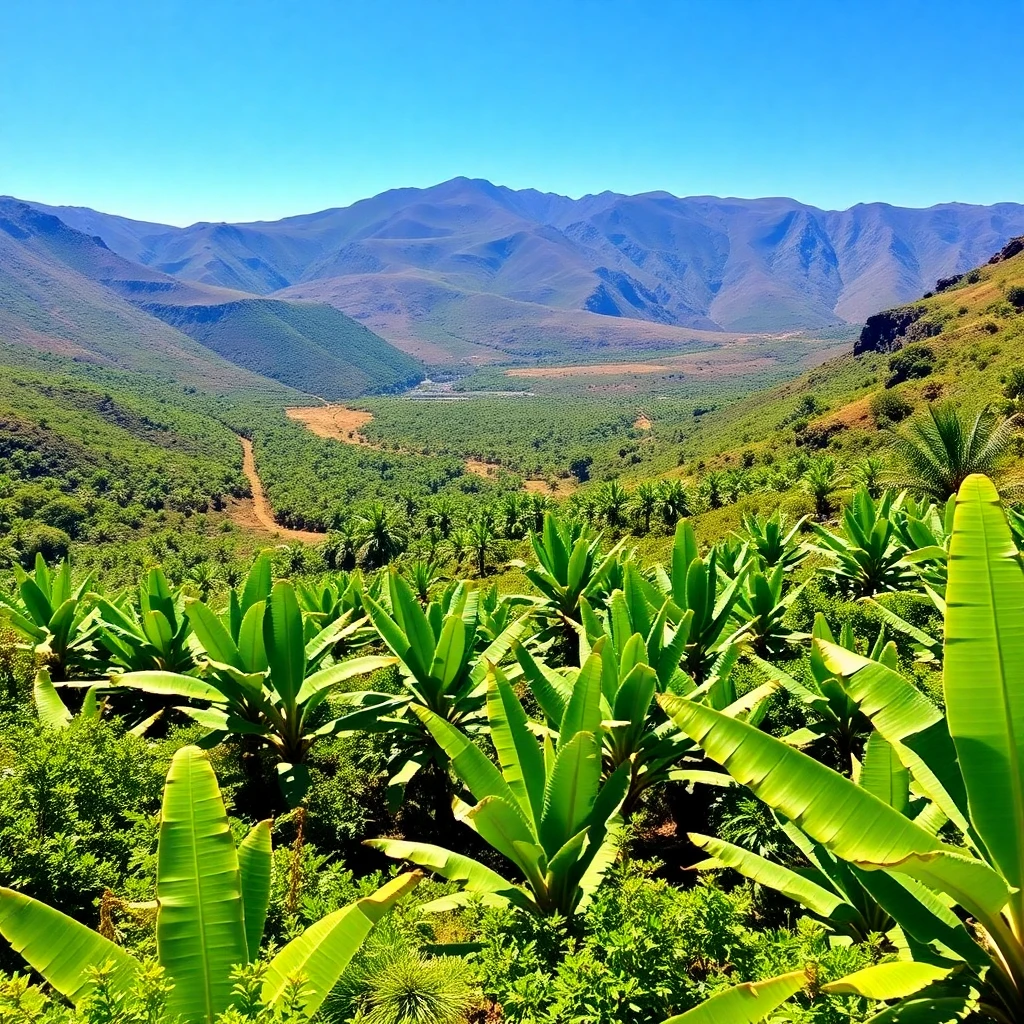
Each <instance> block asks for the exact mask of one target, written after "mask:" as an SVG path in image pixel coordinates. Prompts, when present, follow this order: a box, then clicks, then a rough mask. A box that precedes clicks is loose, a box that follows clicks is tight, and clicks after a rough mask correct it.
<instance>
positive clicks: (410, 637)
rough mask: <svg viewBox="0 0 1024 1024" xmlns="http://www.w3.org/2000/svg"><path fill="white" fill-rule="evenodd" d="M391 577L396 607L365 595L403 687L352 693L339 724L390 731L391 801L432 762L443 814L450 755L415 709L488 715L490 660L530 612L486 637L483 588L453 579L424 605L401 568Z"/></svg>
mask: <svg viewBox="0 0 1024 1024" xmlns="http://www.w3.org/2000/svg"><path fill="white" fill-rule="evenodd" d="M388 584H389V586H388V596H389V598H390V606H391V610H390V611H388V610H387V609H386V608H384V606H383V605H381V604H380V603H378V602H377V601H375V600H374V599H373V598H372V597H370V596H369V595H366V596H365V597H364V601H365V605H366V609H367V611H368V612H369V615H370V620H371V622H372V623H373V625H374V627H375V628H376V630H377V632H378V633H379V634H380V637H381V639H382V640H383V641H384V643H385V644H386V645H387V646H388V647H389V648H390V650H391V651H392V653H393V654H394V655H395V660H397V663H398V665H399V670H400V672H401V677H402V683H403V685H404V689H405V693H403V694H401V695H399V696H395V694H392V693H375V692H371V691H364V692H360V693H351V694H347V695H346V696H345V698H344V700H345V702H346V704H347V705H348V706H349V707H350V708H351V710H350V711H349V712H348V714H346V715H344V716H343V717H341V718H340V719H338V721H337V722H336V723H335V728H336V730H337V731H354V730H359V729H364V730H369V731H374V732H386V733H390V734H391V736H392V738H393V740H394V751H393V754H392V757H391V762H390V766H389V770H390V773H391V775H390V781H389V785H388V799H389V802H390V803H391V806H392V807H395V808H397V807H398V806H399V805H400V804H401V802H402V800H403V799H404V796H405V789H406V787H407V786H408V784H409V782H410V781H411V780H412V779H413V778H415V776H416V775H417V773H418V772H420V771H421V770H422V769H423V768H425V767H426V766H427V765H431V766H433V768H434V770H435V774H438V775H439V776H440V777H441V780H442V783H443V784H442V786H441V789H442V792H441V794H440V799H441V800H442V805H443V806H441V807H439V812H440V813H444V810H445V808H446V807H447V804H448V802H449V801H450V796H451V791H450V783H449V776H448V759H447V756H446V755H445V754H444V752H443V749H442V748H441V747H440V746H439V745H438V744H437V743H436V741H435V740H434V739H433V737H432V733H431V732H430V731H429V730H427V729H425V728H424V726H423V724H422V720H421V719H420V718H418V717H417V716H416V715H415V714H414V713H413V712H415V711H416V710H417V708H420V709H423V708H425V709H427V710H429V711H430V712H432V713H433V714H435V715H438V716H439V717H441V718H443V719H444V720H445V721H447V722H449V723H451V724H452V725H454V726H457V727H461V728H466V729H469V730H471V731H475V730H478V729H479V727H480V726H481V725H482V723H483V718H484V705H485V703H486V682H487V667H488V665H497V664H498V663H500V662H501V661H502V659H504V658H505V657H506V656H507V655H508V653H509V651H510V650H511V647H512V643H513V641H515V640H516V639H518V638H519V637H520V636H522V635H523V633H524V632H525V631H526V628H527V624H528V622H529V618H528V615H522V616H520V617H519V618H518V619H512V620H511V621H510V622H509V623H508V625H506V626H505V627H504V629H502V631H501V632H500V633H499V634H498V635H497V636H496V637H495V638H494V639H493V640H489V641H488V640H487V638H486V634H485V633H483V632H482V631H481V629H480V607H479V603H480V593H479V591H478V590H476V589H474V588H472V587H470V586H467V585H466V584H465V583H458V584H454V585H453V586H451V587H448V588H446V590H445V592H444V593H443V594H441V595H440V597H439V598H438V599H437V600H435V601H431V602H430V604H428V605H427V607H426V608H423V607H422V606H421V605H420V602H419V601H418V600H417V598H416V595H415V594H414V593H413V591H412V589H411V588H410V586H409V584H408V583H407V582H406V580H405V579H403V577H402V576H400V575H399V574H398V573H397V572H394V571H392V572H390V573H389V574H388ZM484 645H486V646H484ZM481 647H482V650H480V649H479V648H481Z"/></svg>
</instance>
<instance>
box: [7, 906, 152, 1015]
mask: <svg viewBox="0 0 1024 1024" xmlns="http://www.w3.org/2000/svg"><path fill="white" fill-rule="evenodd" d="M0 935H3V937H4V938H5V939H6V940H7V941H8V942H9V943H10V944H11V947H12V948H13V949H14V951H15V952H16V953H20V954H21V955H22V956H23V957H24V958H25V960H26V961H28V963H30V964H31V965H32V966H33V967H34V968H35V969H36V970H37V971H38V972H39V973H40V974H41V975H42V976H43V977H44V978H45V979H46V980H47V981H48V982H49V983H50V984H51V985H52V986H53V987H54V988H55V989H56V990H57V991H58V992H60V993H61V995H64V996H67V997H68V999H70V1000H71V1002H72V1003H75V1004H77V1003H78V1002H79V1001H80V1000H81V999H82V998H83V997H84V996H85V995H87V994H88V993H89V992H90V991H91V990H92V988H93V984H92V982H91V981H90V980H89V977H88V969H89V968H90V967H102V966H103V965H104V964H105V963H110V964H112V965H113V971H112V973H111V977H110V980H111V984H112V985H113V987H114V990H115V991H117V992H124V991H127V990H129V989H130V988H131V987H132V986H133V985H134V984H135V979H136V976H137V975H138V972H139V969H140V964H139V962H138V961H137V960H136V959H135V958H134V957H132V956H130V955H129V954H128V953H126V952H125V951H124V950H123V949H122V948H121V947H120V946H117V945H115V944H114V943H113V942H111V941H110V940H109V939H105V938H104V937H103V936H102V935H100V934H99V933H98V932H94V931H93V930H92V929H91V928H86V926H85V925H84V924H80V923H79V922H78V921H75V920H73V919H72V918H70V917H67V916H66V915H65V914H62V913H61V912H60V911H59V910H54V909H53V908H52V907H48V906H47V905H46V904H45V903H40V902H39V901H38V900H34V899H32V898H31V897H30V896H24V895H22V894H21V893H20V892H15V891H14V890H13V889H6V888H2V887H0Z"/></svg>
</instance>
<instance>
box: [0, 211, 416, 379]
mask: <svg viewBox="0 0 1024 1024" xmlns="http://www.w3.org/2000/svg"><path fill="white" fill-rule="evenodd" d="M96 216H97V218H99V219H100V220H105V218H103V217H102V215H96ZM112 220H113V221H114V222H116V221H117V218H113V219H112ZM128 223H132V222H128ZM0 341H11V342H16V343H19V344H22V345H28V346H31V347H33V348H36V349H41V350H44V351H49V352H53V353H56V354H61V355H71V356H76V357H78V358H82V359H88V360H91V361H96V362H100V363H103V364H106V365H110V366H117V367H120V368H122V369H129V370H134V371H139V372H145V373H155V374H158V375H160V376H163V377H165V378H169V379H173V380H177V381H180V382H182V383H186V384H191V385H195V386H199V387H203V388H206V389H208V390H252V389H256V390H263V391H266V390H268V388H270V389H271V390H273V385H271V384H270V381H277V382H279V383H281V384H284V385H287V386H289V387H293V388H296V389H298V390H300V391H305V392H308V393H312V394H317V395H321V396H323V397H325V398H332V399H335V398H349V397H353V396H355V395H360V394H365V393H368V392H377V391H387V390H395V389H398V388H403V387H405V386H407V385H408V384H409V383H412V382H415V381H417V380H419V379H421V378H422V376H423V374H422V370H421V367H420V364H419V363H418V362H416V361H415V360H414V359H412V358H410V357H409V356H408V355H406V354H405V353H403V352H400V351H399V350H397V349H396V348H394V347H392V346H391V345H389V344H388V343H387V342H385V341H384V340H383V339H382V338H380V337H378V336H377V335H376V334H374V333H373V332H372V331H370V330H369V329H367V328H366V327H364V326H363V325H362V324H359V323H357V322H356V321H354V320H352V319H351V318H350V317H348V316H345V315H344V314H343V313H341V312H340V311H339V310H337V309H336V308H334V307H333V306H329V305H326V304H324V303H313V302H296V301H285V300H280V299H267V298H262V297H258V296H254V295H252V294H250V293H247V292H245V291H242V290H237V289H228V288H222V287H217V286H214V285H209V284H205V283H202V282H193V281H189V280H180V279H178V278H175V277H172V276H170V275H169V274H166V273H164V272H163V271H161V270H159V269H157V268H155V267H150V266H145V265H143V264H140V263H137V262H133V261H132V260H130V259H128V258H126V257H124V256H122V255H120V254H118V253H116V252H114V251H112V249H111V248H109V247H108V245H107V243H106V242H105V241H104V240H103V239H102V238H101V237H99V236H97V235H90V234H87V233H85V232H83V231H81V230H77V229H75V228H73V227H71V226H69V225H68V224H67V223H66V222H65V221H64V220H62V219H61V218H59V217H58V216H56V215H54V214H52V213H48V212H46V211H44V210H41V209H39V208H36V207H32V206H30V205H28V204H26V203H22V202H20V201H18V200H12V199H0ZM268 378H269V379H268ZM282 394H284V392H282Z"/></svg>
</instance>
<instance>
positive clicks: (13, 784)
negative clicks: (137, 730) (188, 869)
mask: <svg viewBox="0 0 1024 1024" xmlns="http://www.w3.org/2000/svg"><path fill="white" fill-rule="evenodd" d="M162 785H163V771H162V769H161V767H160V766H158V765H157V763H156V757H155V756H154V753H153V751H152V748H151V747H150V746H148V745H147V743H146V742H145V741H144V740H142V739H140V738H138V737H136V736H132V735H131V734H130V733H126V732H125V731H124V728H123V726H122V725H121V724H120V722H119V721H117V720H114V721H111V722H107V721H103V720H95V719H90V718H85V717H76V718H75V719H73V720H72V722H71V724H70V725H69V726H68V727H67V728H66V729H43V728H41V727H40V726H38V725H37V724H35V723H32V724H29V725H23V726H16V727H14V728H12V729H10V730H9V731H7V732H6V733H5V734H4V736H3V738H2V739H0V884H2V885H6V886H10V887H11V888H15V889H18V890H19V891H21V892H23V893H25V894H26V895H27V896H34V897H36V898H38V899H43V900H46V902H47V903H49V904H50V905H51V906H53V907H56V908H57V909H59V910H61V911H63V912H64V913H66V914H69V915H71V916H72V917H75V918H77V919H78V920H81V921H84V922H86V923H89V924H94V923H95V910H94V909H93V905H94V901H95V900H96V899H97V898H98V897H99V896H100V895H101V894H102V892H103V890H104V889H105V888H110V889H121V888H122V883H123V881H124V878H125V875H126V873H127V872H128V869H129V867H130V865H131V863H132V862H133V860H134V859H135V858H137V857H138V856H139V851H140V849H141V850H143V851H147V850H148V849H149V848H150V846H151V839H152V837H153V827H154V826H153V823H152V821H151V820H150V817H149V815H150V814H151V813H152V812H154V811H155V810H156V808H157V806H158V804H159V800H160V791H161V787H162ZM16 965H20V959H19V958H15V959H14V962H13V963H12V964H11V966H16ZM0 966H2V965H0Z"/></svg>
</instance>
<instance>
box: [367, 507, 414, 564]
mask: <svg viewBox="0 0 1024 1024" xmlns="http://www.w3.org/2000/svg"><path fill="white" fill-rule="evenodd" d="M356 526H357V530H358V540H359V551H358V556H359V560H360V562H362V563H363V564H364V565H367V566H369V567H370V568H377V567H378V566H381V565H386V564H387V563H388V562H390V561H391V559H392V558H394V557H395V556H396V555H400V554H401V553H402V552H403V551H404V550H405V543H406V539H405V531H404V529H403V527H402V524H401V523H400V522H399V520H398V518H397V516H396V515H395V514H394V513H393V512H391V511H390V510H389V509H386V508H385V507H384V506H383V505H382V504H381V503H380V502H379V501H375V502H373V504H371V505H368V506H367V507H366V509H365V510H364V511H363V512H362V514H361V515H360V516H359V519H358V521H357V524H356Z"/></svg>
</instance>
